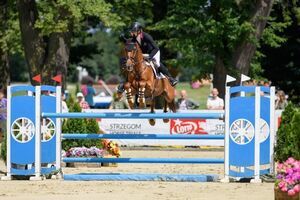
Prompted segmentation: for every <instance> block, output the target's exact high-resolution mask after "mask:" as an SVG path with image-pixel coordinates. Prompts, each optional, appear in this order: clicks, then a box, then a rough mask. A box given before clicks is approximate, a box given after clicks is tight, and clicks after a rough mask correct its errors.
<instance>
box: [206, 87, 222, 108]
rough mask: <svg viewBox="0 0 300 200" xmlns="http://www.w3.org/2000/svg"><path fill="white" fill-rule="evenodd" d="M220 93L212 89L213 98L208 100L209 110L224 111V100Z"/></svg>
mask: <svg viewBox="0 0 300 200" xmlns="http://www.w3.org/2000/svg"><path fill="white" fill-rule="evenodd" d="M218 95H219V91H218V89H217V88H214V89H212V91H211V96H210V97H209V98H208V99H207V104H206V106H207V109H209V110H223V109H224V100H223V99H221V98H220V97H218Z"/></svg>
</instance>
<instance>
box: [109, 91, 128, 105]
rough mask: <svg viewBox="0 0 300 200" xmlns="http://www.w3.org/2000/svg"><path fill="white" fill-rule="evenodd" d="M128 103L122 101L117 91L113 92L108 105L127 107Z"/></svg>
mask: <svg viewBox="0 0 300 200" xmlns="http://www.w3.org/2000/svg"><path fill="white" fill-rule="evenodd" d="M128 108H129V105H128V103H127V101H124V100H123V99H122V98H119V97H118V94H117V92H115V93H114V94H113V101H112V103H111V104H110V106H109V109H128Z"/></svg>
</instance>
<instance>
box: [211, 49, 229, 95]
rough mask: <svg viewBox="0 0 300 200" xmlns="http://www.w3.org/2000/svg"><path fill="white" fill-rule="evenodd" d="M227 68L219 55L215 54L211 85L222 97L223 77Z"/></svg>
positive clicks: (223, 91) (223, 89) (223, 90)
mask: <svg viewBox="0 0 300 200" xmlns="http://www.w3.org/2000/svg"><path fill="white" fill-rule="evenodd" d="M226 74H227V69H226V67H225V65H224V62H223V60H222V58H221V56H219V55H216V58H215V66H214V72H213V75H214V77H213V86H214V88H217V89H218V91H219V97H220V98H222V99H224V97H225V87H224V86H225V81H226V80H225V79H226Z"/></svg>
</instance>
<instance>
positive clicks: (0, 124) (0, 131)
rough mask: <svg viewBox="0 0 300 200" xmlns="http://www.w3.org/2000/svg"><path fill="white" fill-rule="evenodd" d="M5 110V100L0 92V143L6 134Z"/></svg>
mask: <svg viewBox="0 0 300 200" xmlns="http://www.w3.org/2000/svg"><path fill="white" fill-rule="evenodd" d="M6 109H7V99H6V98H5V97H4V91H2V90H0V142H2V137H3V136H4V134H5V133H6V117H7V116H6Z"/></svg>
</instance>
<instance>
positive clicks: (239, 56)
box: [232, 0, 274, 83]
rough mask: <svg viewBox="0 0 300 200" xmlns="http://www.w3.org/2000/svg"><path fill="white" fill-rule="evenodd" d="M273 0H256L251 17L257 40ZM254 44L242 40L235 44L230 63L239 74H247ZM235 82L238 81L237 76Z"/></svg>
mask: <svg viewBox="0 0 300 200" xmlns="http://www.w3.org/2000/svg"><path fill="white" fill-rule="evenodd" d="M273 2H274V0H257V1H256V6H255V10H254V12H253V14H252V17H251V23H252V25H253V28H254V37H255V39H256V40H257V41H259V40H260V39H261V36H262V33H263V31H264V28H265V26H266V23H267V20H268V17H269V15H270V12H271V9H272V6H273ZM256 48H257V46H256V44H255V43H253V42H250V41H243V42H242V43H241V44H240V45H238V46H237V48H236V50H235V52H234V53H233V57H232V64H233V66H234V67H235V68H236V70H237V72H238V73H239V74H245V75H248V73H249V68H250V63H251V59H252V58H253V56H254V53H255V51H256ZM237 83H240V77H238V80H237Z"/></svg>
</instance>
